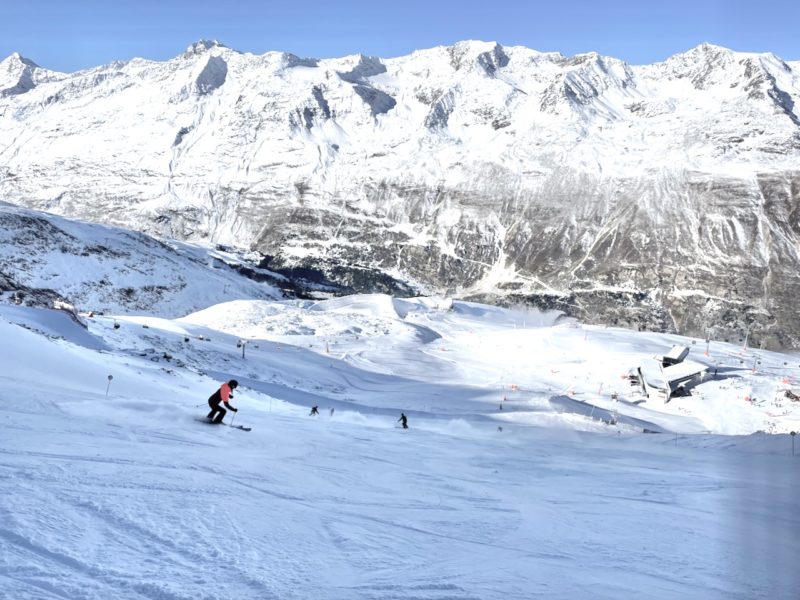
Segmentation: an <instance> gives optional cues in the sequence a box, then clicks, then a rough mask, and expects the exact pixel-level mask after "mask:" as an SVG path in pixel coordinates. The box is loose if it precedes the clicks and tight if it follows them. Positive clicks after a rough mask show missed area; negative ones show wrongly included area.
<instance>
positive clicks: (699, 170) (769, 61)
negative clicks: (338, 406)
mask: <svg viewBox="0 0 800 600" xmlns="http://www.w3.org/2000/svg"><path fill="white" fill-rule="evenodd" d="M7 62H8V59H6V61H3V63H0V64H3V65H5V64H6V63H7ZM17 62H18V63H19V61H17ZM9 64H10V63H9ZM20 64H22V63H20ZM34 64H35V63H34ZM795 66H796V63H793V62H792V61H788V62H787V61H783V60H782V59H780V58H778V57H776V56H774V55H772V54H770V53H763V54H756V53H740V52H734V51H732V50H728V49H725V48H721V47H718V46H713V45H710V44H703V45H700V46H698V47H696V48H694V49H691V50H689V51H687V52H685V53H681V54H678V55H675V56H673V57H671V58H668V59H667V60H665V61H662V62H659V63H655V64H653V65H644V66H635V65H629V64H627V63H625V62H624V61H621V60H618V59H614V58H611V57H604V56H601V55H599V54H597V53H585V54H579V55H576V56H573V57H565V56H562V55H560V54H558V53H543V52H538V51H535V50H531V49H528V48H525V47H523V46H508V47H506V46H502V45H500V44H498V43H496V42H480V41H466V42H460V43H457V44H454V45H452V46H439V47H436V48H431V49H425V50H419V51H416V52H413V53H411V54H409V55H406V56H401V57H396V58H390V59H381V58H376V57H369V56H366V55H362V54H356V55H350V56H346V57H340V58H333V59H304V58H299V57H297V56H295V55H292V54H289V53H282V52H268V53H265V54H262V55H253V54H248V53H240V52H237V51H236V50H232V49H230V48H227V47H225V46H224V45H221V44H220V43H219V42H211V41H200V42H197V43H195V44H193V45H191V46H190V47H189V48H188V49H187V51H186V52H185V53H183V54H181V55H179V56H177V57H175V58H173V59H170V60H168V61H163V62H156V61H146V60H144V59H132V60H130V61H127V62H117V63H111V64H109V65H103V66H100V67H96V68H94V69H86V70H82V71H79V72H76V73H73V74H56V73H54V72H49V71H47V72H45V71H44V70H43V71H42V72H41V73H39V69H40V67H30V66H29V65H25V67H24V68H27V69H28V71H29V73H28V74H29V77H28V79H25V80H24V81H23V78H22V77H21V76H17V75H18V71H19V69H18V70H17V71H14V72H13V73H12V76H10V77H9V78H5V79H4V78H3V76H2V75H0V137H2V139H5V140H10V141H8V142H6V143H4V144H3V145H0V198H2V199H5V200H7V201H11V202H15V203H19V204H24V205H27V206H30V207H32V208H36V209H40V210H47V211H51V212H55V213H58V214H63V215H66V216H74V217H80V218H87V219H90V220H98V221H103V222H107V223H111V224H115V225H119V226H126V227H131V228H136V229H140V230H142V231H145V232H147V233H151V234H155V235H161V236H166V237H175V238H178V239H186V240H190V241H208V242H212V243H221V244H228V245H238V246H242V247H246V248H249V249H253V250H257V251H258V252H260V253H261V254H262V255H264V256H265V257H266V259H265V260H266V261H267V262H268V263H269V265H270V267H269V268H275V269H282V268H316V269H320V270H322V271H324V272H325V274H326V275H330V276H332V277H334V278H335V272H336V270H337V269H339V268H341V267H342V266H343V265H344V266H348V265H356V266H359V267H365V268H369V269H377V270H380V271H383V272H384V273H386V274H388V275H390V276H391V277H393V278H395V279H398V280H404V281H407V282H409V283H410V284H411V285H412V286H413V287H414V288H415V289H416V291H417V292H421V293H451V294H453V295H458V296H462V297H480V298H481V299H483V300H491V301H496V302H500V303H503V302H520V301H521V302H530V303H534V304H537V305H544V306H550V305H551V304H553V303H554V304H555V305H557V307H558V308H560V309H562V310H565V311H566V312H567V313H568V314H572V315H574V316H578V317H579V318H582V319H584V320H589V321H592V322H610V323H619V324H623V325H627V326H633V327H642V328H655V329H660V330H673V331H680V332H681V333H686V334H693V335H698V336H704V335H705V334H706V330H708V329H711V330H713V331H714V332H715V334H716V335H719V336H726V337H729V338H731V339H733V338H735V337H736V336H740V337H743V335H744V332H745V331H746V330H749V329H754V330H755V332H756V333H755V338H756V339H760V340H762V341H763V342H764V343H765V344H767V345H770V346H775V347H800V323H797V319H796V318H795V317H794V314H793V309H792V308H791V306H792V303H793V298H795V297H796V295H797V293H798V292H800V281H799V280H798V277H797V275H796V272H797V267H798V266H800V253H799V252H798V248H799V247H800V245H798V244H799V243H800V241H799V239H798V232H800V224H798V214H799V213H800V208H798V207H799V206H800V192H798V190H799V189H800V170H799V169H798V168H797V165H798V164H800V109H798V105H797V102H796V100H797V99H798V98H800V74H799V73H798V70H797V69H796V68H795ZM15 68H16V67H15ZM24 68H23V69H22V70H24ZM6 71H8V69H5V70H4V69H0V74H1V73H4V72H6ZM8 72H9V73H10V72H11V71H8ZM15 77H16V79H15ZM9 90H16V91H14V92H13V93H12V92H10V91H9ZM369 285H370V282H369V281H365V282H363V286H364V289H362V290H361V291H369ZM609 294H611V296H612V297H610V298H609ZM701 298H702V299H704V300H702V301H701V300H700V299H701Z"/></svg>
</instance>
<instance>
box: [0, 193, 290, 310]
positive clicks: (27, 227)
mask: <svg viewBox="0 0 800 600" xmlns="http://www.w3.org/2000/svg"><path fill="white" fill-rule="evenodd" d="M240 265H241V258H240V257H237V256H235V255H232V254H229V253H226V252H224V251H222V250H212V249H208V248H203V247H200V246H192V245H190V244H186V243H182V242H169V243H166V242H161V241H158V240H156V239H154V238H152V237H150V236H147V235H145V234H141V233H137V232H132V231H127V230H124V229H119V228H114V227H108V226H103V225H96V224H91V223H82V222H78V221H74V220H70V219H65V218H61V217H57V216H54V215H48V214H46V213H41V212H37V211H32V210H28V209H24V208H20V207H18V206H13V205H10V204H4V203H0V298H2V299H3V300H4V301H6V302H11V303H15V304H30V305H37V306H52V303H53V301H57V300H63V301H66V302H68V303H70V304H72V305H74V306H75V308H77V309H78V310H81V311H87V312H88V311H94V312H111V313H115V314H150V315H160V316H164V317H179V316H183V315H186V314H188V313H190V312H194V311H196V310H199V309H202V308H205V307H207V306H209V305H212V304H215V303H218V302H223V301H226V300H229V299H238V298H280V297H281V296H282V294H281V291H280V290H279V289H278V288H277V287H275V286H274V285H269V284H267V283H257V282H255V281H252V280H251V279H248V278H246V277H243V276H242V275H241V274H240V273H239V271H237V270H236V269H235V268H234V267H236V266H240ZM263 278H264V279H267V275H266V274H264V276H263ZM280 279H281V278H280V276H278V275H275V276H274V277H273V280H274V281H275V283H276V284H279V283H280Z"/></svg>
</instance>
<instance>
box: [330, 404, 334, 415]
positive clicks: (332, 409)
mask: <svg viewBox="0 0 800 600" xmlns="http://www.w3.org/2000/svg"><path fill="white" fill-rule="evenodd" d="M333 411H334V408H333V407H332V406H331V416H333Z"/></svg>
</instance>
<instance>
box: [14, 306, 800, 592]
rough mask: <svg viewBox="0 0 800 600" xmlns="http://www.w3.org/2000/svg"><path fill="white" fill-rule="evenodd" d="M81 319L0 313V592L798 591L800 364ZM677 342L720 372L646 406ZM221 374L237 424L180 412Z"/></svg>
mask: <svg viewBox="0 0 800 600" xmlns="http://www.w3.org/2000/svg"><path fill="white" fill-rule="evenodd" d="M86 321H87V322H88V330H87V329H84V328H82V327H81V326H80V325H78V324H77V323H75V322H74V321H73V320H71V319H70V318H69V317H68V316H67V315H66V314H64V313H61V312H57V311H51V310H45V309H40V308H23V307H11V306H6V305H0V339H2V340H3V344H2V346H0V365H1V366H0V389H2V392H0V394H2V398H3V400H4V401H3V402H2V404H0V423H2V425H3V428H2V429H1V430H0V479H1V480H2V484H0V598H2V599H4V600H5V599H6V598H8V599H14V600H17V599H33V598H36V599H47V600H50V599H63V598H69V599H107V598H115V599H117V598H118V599H142V598H145V599H152V600H165V599H166V600H188V599H195V598H203V599H229V598H236V599H250V598H253V599H262V598H274V599H281V600H284V599H310V598H322V599H333V600H360V599H365V600H366V599H374V600H389V599H395V600H478V599H480V600H490V599H500V598H503V599H507V598H547V599H558V598H564V599H567V598H569V599H571V600H572V599H575V598H609V599H611V598H615V599H616V598H631V597H637V598H645V599H648V598H653V599H655V598H659V599H660V598H664V599H667V598H678V597H681V598H697V599H709V598H712V599H713V598H720V599H722V598H725V599H732V598H733V599H742V600H744V599H748V600H749V599H752V598H786V599H790V598H796V597H797V593H798V590H800V574H799V573H798V570H797V569H796V562H797V558H798V555H799V554H800V515H798V512H797V506H798V498H800V475H798V473H799V471H798V465H800V462H798V461H800V443H798V456H797V457H793V456H792V453H791V438H790V437H789V435H787V433H788V432H789V431H792V430H796V429H800V403H792V402H790V401H788V400H785V399H782V393H781V392H782V390H783V389H784V388H785V387H787V386H789V387H791V386H792V385H793V384H794V383H795V382H796V379H795V378H796V376H797V373H798V365H799V364H800V361H799V360H798V357H796V356H789V355H781V354H776V353H771V352H762V351H757V352H755V353H754V352H753V351H752V350H746V351H744V350H743V349H742V348H740V347H734V346H730V345H726V344H721V343H716V342H712V343H711V345H710V348H709V354H708V356H706V355H705V352H704V351H705V343H704V342H702V341H698V340H690V339H686V338H680V337H678V336H670V335H663V334H654V333H635V332H630V331H625V330H621V329H612V328H602V327H589V326H584V325H581V324H579V323H575V322H572V321H564V320H563V319H562V318H560V316H559V315H558V314H557V313H552V314H549V313H539V312H522V311H511V310H506V309H500V308H496V307H489V306H481V305H477V304H469V303H462V302H453V301H449V300H444V299H412V300H398V299H393V298H390V297H388V296H381V295H371V296H351V297H347V298H339V299H334V300H327V301H323V302H316V303H315V302H309V301H284V302H272V301H245V300H238V301H233V302H228V303H225V304H221V305H216V306H212V307H210V308H208V309H206V310H203V311H200V312H197V313H193V314H190V315H188V316H186V317H184V318H181V319H173V320H170V319H162V318H155V317H146V316H117V317H114V316H101V317H96V316H95V317H91V318H89V317H86ZM115 324H116V325H117V327H116V328H115ZM241 340H245V341H246V342H247V343H246V344H245V346H244V358H243V357H242V354H243V352H242V347H241V344H238V346H237V343H238V342H240V341H241ZM693 341H695V342H696V343H695V344H692V342H693ZM673 343H683V344H686V345H689V346H690V347H691V349H692V350H691V354H690V357H691V358H692V359H693V360H697V361H698V362H702V363H704V364H707V365H709V367H713V368H717V370H718V375H717V377H710V378H709V379H708V380H706V381H704V382H703V383H701V384H700V385H698V386H697V387H696V388H694V389H693V390H692V396H689V397H684V398H676V399H673V400H672V401H671V402H670V403H668V404H663V403H662V402H657V403H656V402H653V401H650V400H646V401H643V399H642V398H640V397H637V396H636V394H635V392H633V391H631V390H632V388H631V386H630V385H629V384H628V382H627V380H624V379H622V377H621V375H624V374H625V373H627V372H628V370H629V369H630V368H631V367H633V366H635V365H636V364H638V360H640V359H641V358H643V357H649V356H652V355H654V354H658V353H663V352H665V351H666V350H668V349H669V347H670V346H671V345H672V344H673ZM784 363H786V364H784ZM754 366H755V369H754V368H753V367H754ZM109 376H111V377H112V378H111V379H110V380H109ZM232 377H234V378H236V379H238V380H239V382H240V384H241V385H240V388H239V389H238V390H236V392H235V394H234V396H235V398H234V399H233V401H232V404H233V405H234V406H237V407H239V408H240V411H239V412H238V413H237V414H236V415H235V420H233V422H234V424H243V425H247V426H251V427H252V428H253V430H252V431H251V432H243V431H239V430H236V429H232V428H230V427H224V426H212V425H206V424H204V423H201V422H198V421H197V420H196V419H197V417H199V416H202V415H204V414H205V413H206V412H207V408H206V405H205V399H206V398H207V397H208V396H209V395H210V394H211V393H212V392H213V391H214V389H215V388H216V387H217V386H218V385H219V382H221V381H224V380H226V379H230V378H232ZM612 393H616V398H617V399H616V400H613V399H612V396H611V394H612ZM745 396H749V400H745V399H744V398H745ZM504 398H505V399H504ZM312 405H318V406H319V408H320V413H321V414H320V416H319V417H309V416H308V412H309V407H310V406H312ZM778 405H780V406H778ZM501 406H502V409H501ZM332 409H333V411H332ZM401 411H402V412H404V413H405V414H406V415H407V416H408V419H409V425H410V429H409V430H407V431H404V430H402V429H400V428H399V426H398V423H397V419H398V417H399V415H400V412H401ZM609 414H610V415H614V416H615V417H616V418H615V419H614V421H615V424H614V425H609V424H607V422H606V421H608V420H609V419H606V418H604V415H609ZM231 420H232V416H231V414H229V415H228V416H227V417H226V421H227V422H231ZM645 425H647V426H648V429H650V430H658V431H662V433H658V434H644V433H643V432H642V431H643V428H644V426H645ZM759 431H762V433H756V432H759ZM763 431H773V432H775V433H774V434H773V435H770V434H767V433H763Z"/></svg>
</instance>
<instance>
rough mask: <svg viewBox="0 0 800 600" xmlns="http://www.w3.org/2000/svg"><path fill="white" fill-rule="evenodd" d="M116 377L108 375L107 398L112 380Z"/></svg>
mask: <svg viewBox="0 0 800 600" xmlns="http://www.w3.org/2000/svg"><path fill="white" fill-rule="evenodd" d="M112 379H114V376H113V375H109V376H108V385H106V400H108V390H109V388H110V387H111V380H112Z"/></svg>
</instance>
